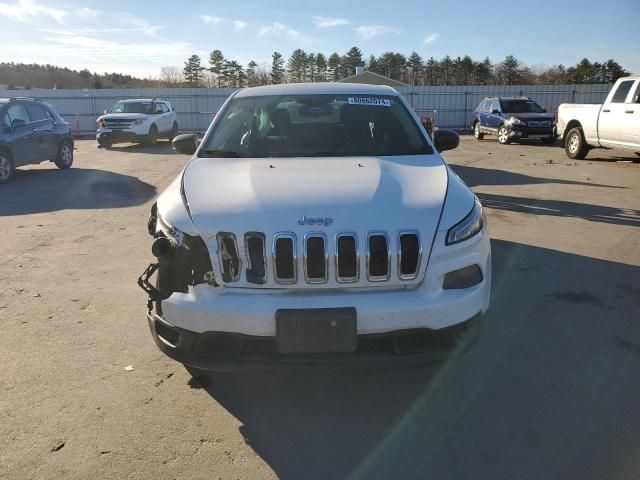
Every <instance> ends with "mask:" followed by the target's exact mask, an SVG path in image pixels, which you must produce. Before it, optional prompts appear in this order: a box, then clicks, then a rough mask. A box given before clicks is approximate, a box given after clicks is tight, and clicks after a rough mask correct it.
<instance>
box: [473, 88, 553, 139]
mask: <svg viewBox="0 0 640 480" xmlns="http://www.w3.org/2000/svg"><path fill="white" fill-rule="evenodd" d="M471 128H472V129H473V134H474V136H475V137H476V139H477V140H482V139H483V138H484V136H485V135H497V136H498V142H500V143H501V144H503V145H506V144H507V143H511V141H512V140H520V139H523V138H526V139H529V138H539V139H540V140H542V142H543V143H553V142H554V141H555V140H556V137H557V133H556V122H555V118H554V116H553V115H552V114H550V113H547V111H546V110H545V109H544V108H542V107H541V106H540V105H538V104H537V103H536V102H534V101H533V100H531V99H530V98H529V97H487V98H485V99H484V100H483V101H482V102H481V103H480V105H478V108H476V109H475V110H474V112H473V121H472V123H471Z"/></svg>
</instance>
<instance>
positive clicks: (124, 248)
mask: <svg viewBox="0 0 640 480" xmlns="http://www.w3.org/2000/svg"><path fill="white" fill-rule="evenodd" d="M75 154H76V157H75V163H74V166H73V168H71V169H70V170H67V171H61V170H58V169H57V168H56V167H55V166H54V165H49V164H42V165H40V166H34V167H28V168H24V169H21V170H20V171H18V172H17V174H16V176H15V178H14V180H13V181H12V182H11V183H10V184H7V185H4V186H2V187H0V228H1V230H2V233H3V241H2V249H0V325H1V326H2V339H3V342H2V347H1V348H0V365H1V368H0V477H1V478H7V479H18V478H36V479H39V478H42V479H44V478H46V479H51V478H78V479H85V478H120V479H121V478H190V479H200V478H202V479H204V478H207V479H210V478H224V479H227V478H229V479H235V478H249V479H254V478H261V479H262V478H274V477H279V478H288V479H291V478H305V479H315V478H318V479H324V478H344V477H348V476H353V477H354V478H385V479H389V478H434V479H435V478H437V479H443V478H447V479H485V478H486V479H493V480H495V479H516V478H517V479H536V480H538V479H556V478H557V479H565V478H580V479H590V478H593V479H599V480H601V479H603V478H607V479H629V478H637V475H638V472H640V457H639V456H638V448H639V447H640V440H639V439H640V376H639V373H638V372H640V313H639V311H640V242H639V241H638V239H639V238H640V235H639V233H640V164H637V163H632V162H631V161H632V160H635V156H634V155H633V154H624V153H618V152H614V153H610V152H603V151H593V152H591V153H590V155H589V156H588V157H587V159H586V160H583V161H572V160H569V159H568V158H567V157H566V156H565V154H564V152H563V150H562V149H561V148H559V147H558V146H555V147H547V146H541V145H539V144H534V143H531V144H527V145H517V144H515V145H509V146H500V145H498V144H497V142H496V141H495V140H493V139H492V140H486V141H484V142H481V143H478V142H476V141H475V140H474V139H473V138H471V137H463V138H462V141H461V145H460V147H459V148H458V149H457V150H454V151H451V152H446V155H445V157H446V159H447V160H448V161H449V162H450V163H451V164H452V166H453V167H454V169H455V171H456V172H457V173H458V174H459V175H460V176H461V177H462V178H463V179H464V180H465V181H466V182H467V183H468V184H469V185H470V186H471V187H472V188H473V190H474V191H475V192H476V193H477V194H478V195H479V197H480V199H481V200H482V202H483V204H484V205H485V207H488V209H487V213H488V218H489V228H490V231H491V235H492V249H493V258H494V283H493V297H492V305H491V308H490V311H489V315H488V321H487V324H486V326H485V329H484V331H483V334H482V337H481V338H480V340H479V342H478V343H477V345H476V346H475V347H474V348H473V349H471V350H470V351H468V352H467V353H465V354H464V355H454V356H452V357H451V358H450V359H449V360H448V361H447V362H445V363H444V364H441V365H437V366H431V367H422V368H411V369H386V370H377V371H357V372H347V373H339V372H324V373H319V372H304V373H297V374H296V373H287V374H280V373H274V372H268V373H260V374H244V375H236V376H234V375H229V374H215V375H210V376H208V377H202V378H198V379H193V378H192V377H191V375H190V374H189V372H188V371H187V370H185V369H184V368H183V367H182V366H180V365H179V364H177V363H175V362H173V361H171V360H169V359H168V358H166V357H165V356H164V355H163V354H161V353H160V352H159V351H158V350H157V348H156V346H155V344H154V343H153V340H152V338H151V335H150V333H149V330H148V326H147V323H146V319H145V296H144V293H143V292H142V291H141V290H140V289H139V288H138V287H137V285H136V279H137V276H138V275H139V274H140V273H141V272H142V271H143V270H144V268H145V267H146V266H147V264H148V263H149V261H150V260H151V255H150V244H151V241H150V237H148V234H147V233H146V220H147V215H148V211H149V207H150V206H151V204H152V202H153V199H154V198H155V196H156V195H157V194H158V193H159V192H161V191H162V190H163V189H164V187H165V186H166V185H167V184H168V183H169V182H170V181H171V180H172V179H173V177H175V175H176V174H177V173H178V172H179V170H180V169H181V168H182V167H183V165H184V164H185V162H186V161H187V157H186V156H185V155H180V154H177V153H175V152H173V151H172V150H170V148H169V146H168V143H166V142H162V143H160V144H159V145H158V146H157V147H155V148H145V147H138V146H122V147H117V148H113V149H112V150H109V151H106V150H98V149H97V148H96V146H95V142H93V141H88V140H87V141H78V142H77V150H76V152H75ZM212 161H213V160H212ZM127 366H132V367H133V369H132V370H131V369H129V370H127V369H125V367H127Z"/></svg>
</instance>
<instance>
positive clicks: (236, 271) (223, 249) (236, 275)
mask: <svg viewBox="0 0 640 480" xmlns="http://www.w3.org/2000/svg"><path fill="white" fill-rule="evenodd" d="M216 239H217V240H218V256H219V258H220V268H221V270H222V281H223V282H237V281H238V280H239V279H240V264H241V262H240V256H239V255H238V247H237V244H236V236H235V235H234V234H233V233H227V232H220V233H218V235H216Z"/></svg>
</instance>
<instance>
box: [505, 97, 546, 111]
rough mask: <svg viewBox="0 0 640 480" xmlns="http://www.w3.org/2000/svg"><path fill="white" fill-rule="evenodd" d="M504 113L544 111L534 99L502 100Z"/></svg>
mask: <svg viewBox="0 0 640 480" xmlns="http://www.w3.org/2000/svg"><path fill="white" fill-rule="evenodd" d="M502 112H503V113H544V110H542V108H541V107H540V105H538V104H537V103H536V102H534V101H533V100H502Z"/></svg>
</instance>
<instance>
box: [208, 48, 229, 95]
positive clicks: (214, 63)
mask: <svg viewBox="0 0 640 480" xmlns="http://www.w3.org/2000/svg"><path fill="white" fill-rule="evenodd" d="M224 63H225V58H224V55H223V54H222V52H221V51H220V50H214V51H213V52H211V53H210V54H209V71H210V72H211V73H213V74H214V75H215V78H216V82H217V84H218V87H220V80H221V78H220V77H221V76H222V73H223V70H224Z"/></svg>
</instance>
